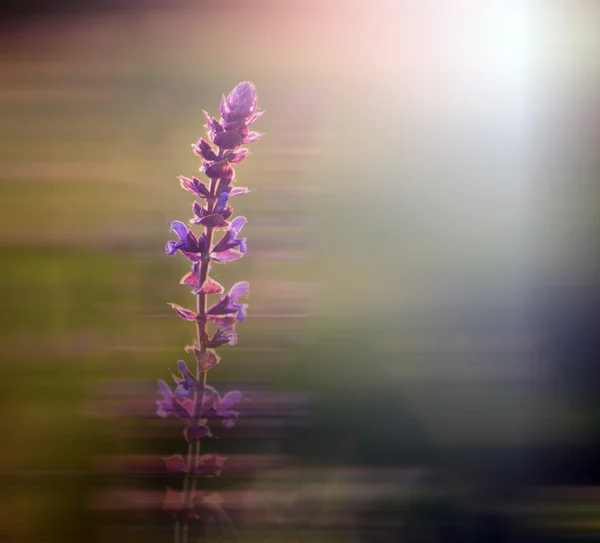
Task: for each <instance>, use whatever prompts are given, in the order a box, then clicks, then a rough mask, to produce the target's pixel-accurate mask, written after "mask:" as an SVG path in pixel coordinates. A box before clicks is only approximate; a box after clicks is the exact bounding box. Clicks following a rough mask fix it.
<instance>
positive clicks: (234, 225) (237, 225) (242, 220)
mask: <svg viewBox="0 0 600 543" xmlns="http://www.w3.org/2000/svg"><path fill="white" fill-rule="evenodd" d="M247 222H248V219H246V217H242V216H240V217H236V218H235V219H233V220H232V221H231V225H230V226H229V230H231V233H232V235H233V237H236V236H237V235H238V234H239V233H240V230H241V229H242V228H244V225H245V224H246V223H247Z"/></svg>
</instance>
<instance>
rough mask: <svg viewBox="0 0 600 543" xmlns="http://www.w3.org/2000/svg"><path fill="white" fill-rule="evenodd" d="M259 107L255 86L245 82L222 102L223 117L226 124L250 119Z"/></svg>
mask: <svg viewBox="0 0 600 543" xmlns="http://www.w3.org/2000/svg"><path fill="white" fill-rule="evenodd" d="M257 105H258V94H257V92H256V88H255V87H254V84H253V83H251V82H250V81H243V82H242V83H239V84H238V85H236V87H235V88H234V89H233V90H232V91H231V92H230V93H229V95H228V96H227V98H225V96H223V98H222V100H221V106H220V109H221V116H222V117H223V119H224V120H225V122H232V121H240V120H245V119H250V118H251V117H252V115H253V114H254V112H255V111H256V107H257Z"/></svg>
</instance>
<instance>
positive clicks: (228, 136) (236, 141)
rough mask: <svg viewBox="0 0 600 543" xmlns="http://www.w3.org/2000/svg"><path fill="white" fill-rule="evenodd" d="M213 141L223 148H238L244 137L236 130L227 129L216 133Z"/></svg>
mask: <svg viewBox="0 0 600 543" xmlns="http://www.w3.org/2000/svg"><path fill="white" fill-rule="evenodd" d="M213 141H214V143H215V145H217V146H218V147H219V148H221V149H237V148H238V147H239V146H240V145H241V144H242V137H241V136H240V135H239V134H238V133H237V132H236V131H235V130H225V131H224V132H219V133H218V134H216V135H215V137H214V138H213Z"/></svg>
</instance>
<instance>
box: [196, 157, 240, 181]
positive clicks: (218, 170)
mask: <svg viewBox="0 0 600 543" xmlns="http://www.w3.org/2000/svg"><path fill="white" fill-rule="evenodd" d="M202 171H204V174H205V175H206V177H210V178H211V179H233V176H234V173H235V172H234V171H233V168H232V167H231V166H230V165H229V162H227V161H226V160H220V161H219V162H205V163H204V166H203V170H202Z"/></svg>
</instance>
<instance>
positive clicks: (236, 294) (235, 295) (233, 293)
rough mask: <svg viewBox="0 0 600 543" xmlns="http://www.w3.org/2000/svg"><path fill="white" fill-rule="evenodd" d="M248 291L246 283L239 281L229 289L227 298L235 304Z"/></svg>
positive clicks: (248, 284)
mask: <svg viewBox="0 0 600 543" xmlns="http://www.w3.org/2000/svg"><path fill="white" fill-rule="evenodd" d="M249 289H250V283H248V281H240V282H239V283H236V284H235V285H233V286H232V287H231V290H230V291H229V298H230V299H231V300H232V301H233V302H234V303H235V302H237V301H238V300H239V299H240V298H241V297H242V296H243V295H244V294H246V293H247V292H248V290H249Z"/></svg>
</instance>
